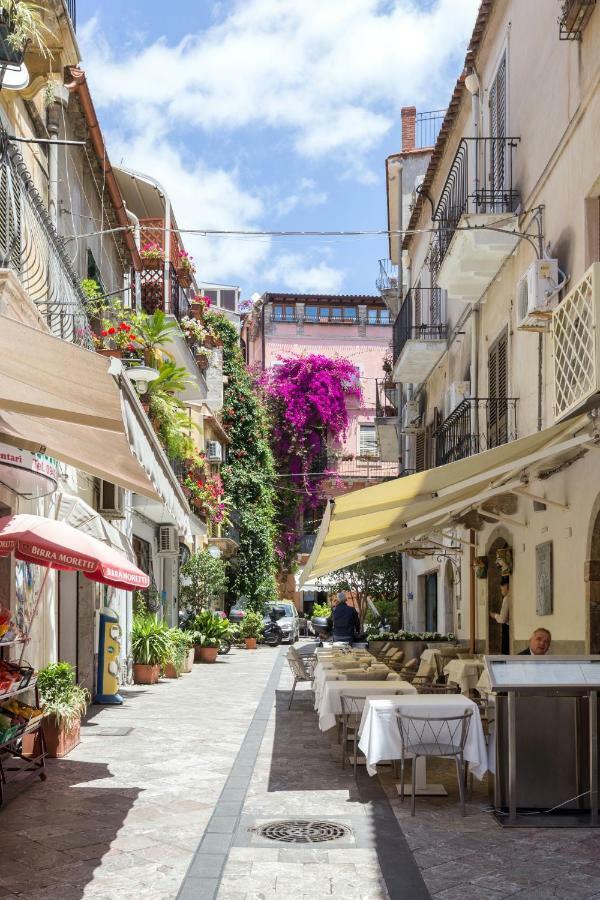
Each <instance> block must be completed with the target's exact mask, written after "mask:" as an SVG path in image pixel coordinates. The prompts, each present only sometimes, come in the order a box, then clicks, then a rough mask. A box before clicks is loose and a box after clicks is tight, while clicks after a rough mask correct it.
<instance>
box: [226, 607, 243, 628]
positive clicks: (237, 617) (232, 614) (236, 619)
mask: <svg viewBox="0 0 600 900" xmlns="http://www.w3.org/2000/svg"><path fill="white" fill-rule="evenodd" d="M245 615H246V610H245V609H243V608H242V607H241V606H232V607H231V609H230V610H229V621H230V622H233V623H234V625H239V624H240V622H241V621H242V619H243V618H244V616H245Z"/></svg>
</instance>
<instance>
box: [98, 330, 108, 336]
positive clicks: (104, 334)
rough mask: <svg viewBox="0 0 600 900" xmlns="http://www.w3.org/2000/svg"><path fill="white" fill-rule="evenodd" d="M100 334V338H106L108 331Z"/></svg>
mask: <svg viewBox="0 0 600 900" xmlns="http://www.w3.org/2000/svg"><path fill="white" fill-rule="evenodd" d="M100 334H101V335H102V337H106V336H107V335H108V331H101V332H100Z"/></svg>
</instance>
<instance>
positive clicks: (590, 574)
mask: <svg viewBox="0 0 600 900" xmlns="http://www.w3.org/2000/svg"><path fill="white" fill-rule="evenodd" d="M599 506H600V498H599V499H598V500H597V501H596V505H595V507H594V510H595V514H593V515H592V522H593V525H592V528H591V534H590V538H589V542H588V546H589V553H588V558H587V560H586V563H585V572H584V577H585V582H586V595H587V601H588V633H589V641H590V647H589V652H590V653H600V509H599V508H598V507H599Z"/></svg>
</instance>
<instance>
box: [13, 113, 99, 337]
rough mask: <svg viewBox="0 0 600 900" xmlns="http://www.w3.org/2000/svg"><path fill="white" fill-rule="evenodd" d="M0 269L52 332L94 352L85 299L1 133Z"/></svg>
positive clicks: (15, 155)
mask: <svg viewBox="0 0 600 900" xmlns="http://www.w3.org/2000/svg"><path fill="white" fill-rule="evenodd" d="M0 267H2V268H7V269H12V270H13V271H14V272H15V274H16V275H17V277H18V279H19V281H20V282H21V284H22V286H23V289H24V290H25V291H26V292H27V294H28V295H29V297H30V298H31V300H32V301H33V302H34V303H35V305H36V306H37V308H38V309H39V311H40V313H41V315H42V316H43V317H44V318H45V319H46V321H47V323H48V326H49V328H50V330H51V331H52V334H54V335H55V336H56V337H60V338H63V340H66V341H71V342H72V343H75V344H80V345H81V346H83V347H87V348H88V349H90V350H91V349H93V347H94V344H93V341H92V337H91V330H90V325H89V321H88V316H87V313H86V308H85V307H86V302H87V298H86V296H85V294H84V293H83V291H82V290H81V286H80V284H79V279H78V277H77V275H76V273H75V270H74V268H73V263H72V261H71V258H70V256H69V254H68V253H67V250H66V246H65V241H64V240H63V238H61V237H59V235H58V233H57V231H56V229H55V227H54V225H53V224H52V220H51V219H50V216H49V214H48V210H47V209H46V207H45V205H44V202H43V200H42V198H41V196H40V194H39V193H38V191H37V189H36V187H35V185H34V182H33V178H32V177H31V175H30V174H29V172H28V170H27V167H26V166H25V162H24V160H23V157H22V156H21V154H20V152H19V150H18V149H17V147H15V145H14V144H13V143H11V141H10V140H9V139H8V136H7V134H6V132H5V131H4V130H3V129H0Z"/></svg>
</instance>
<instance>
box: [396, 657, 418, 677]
mask: <svg viewBox="0 0 600 900" xmlns="http://www.w3.org/2000/svg"><path fill="white" fill-rule="evenodd" d="M418 668H419V660H418V659H409V660H408V662H407V663H406V665H405V666H402V668H401V669H400V674H401V675H402V677H403V678H404V680H405V681H412V680H413V679H414V677H415V676H416V674H417V669H418Z"/></svg>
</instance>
